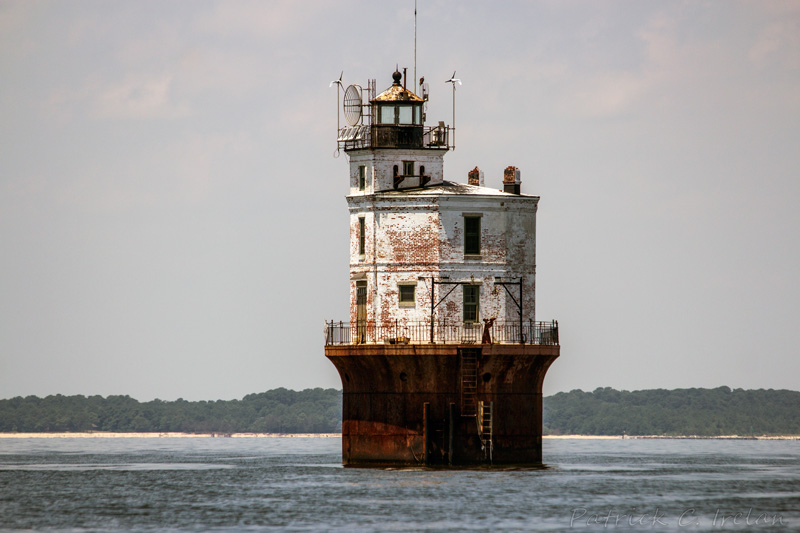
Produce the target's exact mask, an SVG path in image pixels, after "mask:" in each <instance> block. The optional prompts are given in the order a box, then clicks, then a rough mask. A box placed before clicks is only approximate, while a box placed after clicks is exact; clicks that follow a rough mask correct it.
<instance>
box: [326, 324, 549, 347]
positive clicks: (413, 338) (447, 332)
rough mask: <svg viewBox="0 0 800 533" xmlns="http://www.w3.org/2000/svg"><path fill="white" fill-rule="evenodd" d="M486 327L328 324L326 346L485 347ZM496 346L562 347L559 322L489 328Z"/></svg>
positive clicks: (497, 325)
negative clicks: (427, 345)
mask: <svg viewBox="0 0 800 533" xmlns="http://www.w3.org/2000/svg"><path fill="white" fill-rule="evenodd" d="M485 331H486V327H485V326H484V325H483V324H479V323H464V322H434V323H433V328H431V323H430V322H427V321H426V322H409V321H402V320H396V321H393V322H377V323H376V322H371V321H364V322H335V321H333V320H331V321H330V322H328V321H326V322H325V344H326V345H332V344H429V343H438V344H481V343H482V342H484V332H485ZM488 334H489V336H488V338H487V339H485V340H486V341H488V342H490V343H492V344H540V345H558V321H556V320H553V321H551V322H533V321H528V322H522V324H521V327H520V322H518V321H499V320H495V321H494V324H493V325H492V326H491V327H490V328H488Z"/></svg>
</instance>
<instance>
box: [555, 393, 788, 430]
mask: <svg viewBox="0 0 800 533" xmlns="http://www.w3.org/2000/svg"><path fill="white" fill-rule="evenodd" d="M543 403H544V409H543V411H544V412H543V418H544V422H543V425H544V432H545V434H546V435H547V434H550V435H559V434H560V435H623V434H627V435H667V436H677V435H698V436H718V435H742V436H744V435H756V436H758V435H800V392H796V391H789V390H772V389H769V390H764V389H759V390H743V389H735V390H731V389H730V388H728V387H719V388H716V389H676V390H664V389H653V390H641V391H633V392H628V391H617V390H614V389H611V388H599V389H596V390H595V391H594V392H583V391H581V390H573V391H571V392H560V393H558V394H555V395H553V396H549V397H547V398H545V399H544V402H543Z"/></svg>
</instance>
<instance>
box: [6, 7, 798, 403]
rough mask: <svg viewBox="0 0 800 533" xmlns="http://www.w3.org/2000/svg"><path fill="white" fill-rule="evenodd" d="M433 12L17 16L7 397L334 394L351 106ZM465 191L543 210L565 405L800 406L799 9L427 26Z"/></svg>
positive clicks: (20, 10)
mask: <svg viewBox="0 0 800 533" xmlns="http://www.w3.org/2000/svg"><path fill="white" fill-rule="evenodd" d="M413 7H414V4H413V0H407V1H399V2H367V1H364V2H351V1H337V2H319V1H303V2H295V1H286V2H277V1H275V2H267V1H263V2H261V1H260V2H238V1H232V0H226V1H224V2H223V1H220V2H208V1H206V2H204V1H193V2H188V1H185V2H162V1H152V2H148V1H137V2H106V1H96V2H85V1H70V2H58V1H50V2H35V1H27V0H26V1H8V0H6V1H3V2H0V253H1V254H2V255H1V256H0V398H10V397H14V396H18V395H22V396H25V395H31V394H34V395H38V396H45V395H48V394H57V393H61V394H85V395H91V394H101V395H104V396H105V395H110V394H129V395H131V396H133V397H134V398H137V399H140V400H150V399H153V398H161V399H164V400H174V399H176V398H179V397H182V398H185V399H187V400H201V399H204V400H214V399H232V398H241V397H242V396H244V395H246V394H249V393H253V392H261V391H264V390H268V389H271V388H275V387H287V388H292V389H303V388H308V387H336V388H341V384H340V382H339V378H338V375H337V374H336V372H335V370H334V367H333V365H332V364H331V363H329V362H328V361H327V360H326V359H325V357H324V354H323V321H324V320H325V319H331V318H333V319H337V320H345V319H347V317H348V298H349V296H348V284H349V282H348V213H347V206H346V203H345V200H344V196H345V194H346V193H347V190H348V163H347V158H346V156H345V155H344V154H342V155H341V156H340V157H338V158H334V151H335V148H336V142H335V139H336V131H335V130H336V99H337V95H336V89H335V88H330V87H329V83H330V81H331V80H333V79H335V78H338V76H339V73H340V72H341V71H342V70H344V82H345V84H349V83H359V84H362V85H365V84H366V82H367V79H369V78H376V79H377V86H378V90H379V91H381V90H383V89H385V88H387V87H388V86H389V85H391V81H392V80H391V74H392V72H393V71H394V68H395V65H396V64H399V66H400V67H401V68H402V67H408V69H409V77H411V76H413V70H414V17H413ZM418 9H419V18H418V22H417V28H418V51H417V75H418V76H423V75H424V76H425V78H426V81H428V82H429V83H430V91H431V103H430V106H429V110H428V119H429V121H434V122H435V121H438V120H445V121H447V122H451V121H452V119H451V113H452V107H451V106H452V93H451V90H450V86H449V85H447V84H445V83H444V81H445V80H446V79H448V78H449V77H450V76H451V74H452V73H453V71H454V70H456V71H457V77H459V78H461V79H462V80H463V85H462V86H459V87H458V91H457V93H456V98H457V100H456V126H457V128H458V136H457V139H456V141H457V147H456V150H455V151H454V152H451V153H449V154H448V155H447V156H445V179H448V180H452V181H462V182H466V179H467V171H468V170H470V169H472V168H473V167H474V166H476V165H477V166H479V167H480V168H481V169H482V170H484V172H485V174H486V182H487V185H488V186H496V187H498V188H499V187H501V181H502V170H503V168H505V167H506V166H508V165H515V166H517V167H519V168H520V169H521V171H522V190H523V192H524V193H528V194H536V195H540V196H541V201H540V204H539V215H538V216H539V218H538V250H537V252H538V253H537V260H538V268H537V273H538V277H537V289H538V292H537V318H539V319H541V320H549V319H556V320H558V321H559V324H560V326H561V340H562V352H561V357H560V359H558V360H557V361H556V362H555V363H554V365H553V366H552V367H551V369H550V371H549V373H548V377H547V379H546V380H545V394H553V393H555V392H558V391H568V390H572V389H577V388H580V389H583V390H594V389H595V388H597V387H605V386H610V387H614V388H617V389H626V390H638V389H648V388H667V389H673V388H686V387H717V386H721V385H728V386H730V387H734V388H736V387H742V388H788V389H794V390H798V389H800V383H799V381H800V353H799V352H800V350H798V346H800V342H798V329H799V328H798V324H799V323H800V282H799V281H798V279H799V278H800V210H798V204H799V203H800V2H797V1H794V2H778V1H769V2H736V1H724V2H723V1H712V2H699V1H697V2H694V1H693V2H670V1H664V2H641V1H638V0H631V1H619V2H594V1H593V2H589V1H586V2H563V1H552V2H544V1H543V2H522V1H517V2H491V3H490V2H465V1H460V2H444V1H426V0H419V3H418Z"/></svg>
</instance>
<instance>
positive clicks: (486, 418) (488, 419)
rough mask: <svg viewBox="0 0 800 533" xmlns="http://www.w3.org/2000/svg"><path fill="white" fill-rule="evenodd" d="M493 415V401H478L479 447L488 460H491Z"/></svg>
mask: <svg viewBox="0 0 800 533" xmlns="http://www.w3.org/2000/svg"><path fill="white" fill-rule="evenodd" d="M493 415H494V402H484V401H480V402H478V417H477V418H478V436H480V438H481V448H482V449H483V453H484V455H485V457H486V458H487V459H489V462H490V463H491V462H492V451H493V449H494V444H493V442H492V421H493V420H492V419H493Z"/></svg>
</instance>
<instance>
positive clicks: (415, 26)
mask: <svg viewBox="0 0 800 533" xmlns="http://www.w3.org/2000/svg"><path fill="white" fill-rule="evenodd" d="M416 92H417V0H414V94H416Z"/></svg>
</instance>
